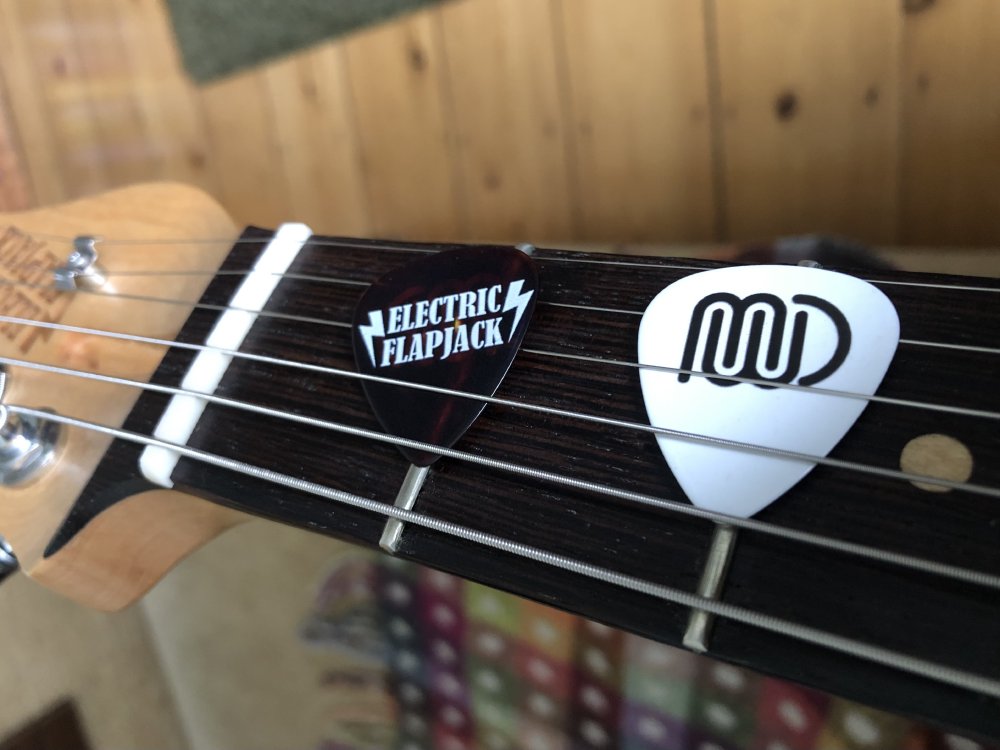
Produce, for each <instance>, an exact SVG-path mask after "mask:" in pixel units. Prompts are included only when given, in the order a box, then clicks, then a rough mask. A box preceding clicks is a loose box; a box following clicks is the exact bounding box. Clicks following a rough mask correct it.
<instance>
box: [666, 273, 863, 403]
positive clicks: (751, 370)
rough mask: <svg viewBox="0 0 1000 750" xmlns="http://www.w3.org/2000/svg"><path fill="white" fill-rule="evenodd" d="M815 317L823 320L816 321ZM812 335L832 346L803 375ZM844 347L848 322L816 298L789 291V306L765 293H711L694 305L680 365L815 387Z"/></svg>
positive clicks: (836, 364) (723, 381)
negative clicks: (828, 327)
mask: <svg viewBox="0 0 1000 750" xmlns="http://www.w3.org/2000/svg"><path fill="white" fill-rule="evenodd" d="M817 317H820V318H824V319H825V321H824V320H820V321H816V318H817ZM810 321H812V323H811V324H810ZM824 322H827V323H829V324H832V326H833V331H834V332H833V336H832V337H831V336H830V335H829V334H828V333H827V332H826V331H819V330H818V328H819V326H820V325H822V324H823V323H824ZM810 333H812V334H813V336H810ZM813 337H816V338H822V339H823V340H824V341H823V343H824V344H829V343H831V342H832V344H833V346H832V350H831V352H830V356H829V358H828V359H826V360H825V361H824V362H823V364H822V365H821V366H820V367H817V368H816V369H814V370H813V371H811V372H806V373H803V372H802V358H803V353H804V352H805V350H806V347H807V346H809V345H810V344H812V343H813V342H812V338H813ZM850 350H851V326H850V324H849V323H848V322H847V318H846V317H845V316H844V313H842V312H841V311H840V310H839V309H838V308H837V306H836V305H834V304H833V303H832V302H829V301H828V300H825V299H823V298H822V297H817V296H816V295H813V294H795V295H792V298H791V305H786V304H785V302H784V300H782V299H781V297H779V296H777V295H775V294H770V293H767V292H758V293H756V294H750V295H748V296H746V297H742V298H741V297H738V296H737V295H735V294H731V293H729V292H715V293H714V294H709V295H706V296H705V297H703V298H702V299H701V300H700V301H699V302H698V303H697V304H696V305H695V306H694V310H693V311H692V313H691V323H690V325H689V327H688V334H687V340H686V342H685V344H684V355H683V357H682V359H681V363H680V367H681V369H682V370H694V371H700V372H703V373H710V374H724V375H729V376H736V377H741V378H752V379H755V380H766V381H769V382H773V383H793V382H797V383H798V384H799V385H815V384H817V383H820V382H822V381H823V380H826V378H828V377H829V376H830V375H832V374H833V373H835V372H836V371H837V370H838V369H839V368H840V366H841V365H842V364H843V363H844V360H845V359H846V358H847V355H848V353H849V352H850ZM677 377H678V380H679V381H680V382H681V383H686V382H688V381H689V380H690V379H691V375H690V374H689V373H687V372H683V373H680V374H679V375H678V376H677ZM707 380H708V382H710V383H714V384H715V385H721V386H732V385H737V384H738V383H739V382H740V381H738V380H730V379H727V378H712V377H709V378H707ZM754 385H757V386H759V387H761V388H768V387H774V386H767V385H766V384H764V383H755V384H754Z"/></svg>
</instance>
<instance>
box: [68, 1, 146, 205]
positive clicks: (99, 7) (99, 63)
mask: <svg viewBox="0 0 1000 750" xmlns="http://www.w3.org/2000/svg"><path fill="white" fill-rule="evenodd" d="M66 10H67V16H68V19H69V22H70V23H71V24H72V27H71V31H72V38H71V39H70V40H68V41H69V43H70V45H71V46H72V47H73V48H74V49H75V52H76V55H77V57H78V58H79V65H80V77H81V79H82V80H81V84H80V85H81V91H82V95H85V96H86V99H87V100H88V101H89V110H90V115H91V117H92V118H93V120H92V127H93V136H94V139H95V140H94V142H93V143H91V144H90V148H89V149H88V150H90V151H91V152H92V154H91V158H93V159H94V160H96V161H98V162H99V163H100V164H101V165H102V167H103V169H104V178H105V180H106V182H105V183H104V184H102V185H101V187H119V186H122V185H130V184H133V183H135V182H139V181H141V180H142V179H143V178H147V179H148V175H149V174H154V173H155V172H156V170H157V168H158V161H159V160H158V159H157V158H156V147H155V144H153V143H152V142H151V139H150V137H149V133H148V132H147V131H146V128H145V123H144V122H143V120H142V117H141V114H140V112H139V108H138V107H137V106H136V101H135V94H134V78H133V75H132V66H131V61H130V60H129V57H128V53H127V50H126V48H125V43H124V36H123V33H122V19H121V18H119V16H118V9H117V8H116V7H115V6H114V5H113V4H111V3H109V2H107V0H71V1H70V2H67V3H66Z"/></svg>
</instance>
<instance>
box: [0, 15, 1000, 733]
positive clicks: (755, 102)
mask: <svg viewBox="0 0 1000 750" xmlns="http://www.w3.org/2000/svg"><path fill="white" fill-rule="evenodd" d="M258 4H260V5H267V3H258ZM296 4H301V3H292V2H289V3H288V5H289V6H292V5H296ZM404 4H406V3H404ZM409 4H410V5H421V7H420V8H419V9H418V10H416V11H415V12H411V13H408V14H405V15H401V16H396V17H393V18H391V19H388V20H381V21H380V22H379V23H377V24H374V25H363V26H362V27H358V28H351V30H350V33H346V34H343V35H341V36H338V37H336V38H333V39H330V40H327V41H323V42H319V43H311V44H309V45H308V46H305V47H302V48H300V49H297V50H295V51H291V49H290V48H291V47H294V46H295V45H296V44H297V42H295V41H294V40H292V41H289V40H288V39H284V38H282V33H281V30H282V29H285V28H289V27H290V24H292V23H293V21H294V20H295V19H291V20H290V19H287V18H286V17H285V16H284V15H283V14H282V12H280V8H281V7H282V3H280V2H272V3H271V6H273V8H272V10H273V11H274V12H273V15H269V16H265V17H261V16H258V17H256V18H247V17H244V18H240V15H241V13H240V4H239V3H235V4H230V5H229V11H228V12H229V15H228V16H226V15H221V16H213V15H212V14H211V13H209V12H204V13H201V14H200V15H199V13H200V11H199V10H198V6H199V4H198V3H194V4H192V3H191V2H183V1H182V0H171V7H172V8H173V10H174V12H175V14H176V17H175V20H176V26H175V25H174V24H173V23H172V20H171V14H170V9H171V8H170V7H168V6H167V5H166V4H165V3H164V2H163V0H0V211H15V210H20V209H26V208H30V207H32V206H40V205H46V204H51V203H55V202H59V201H64V200H67V199H72V198H75V197H78V196H83V195H87V194H92V193H95V192H99V191H102V190H105V189H108V188H112V187H116V186H121V185H127V184H130V183H134V182H137V181H143V180H158V179H171V180H180V181H183V182H187V183H192V184H195V185H198V186H200V187H202V188H203V189H205V190H206V191H208V192H209V193H211V194H212V195H214V196H215V197H216V198H217V199H218V200H219V201H220V202H221V203H222V204H223V205H224V206H225V207H226V208H227V209H228V211H229V212H230V213H231V214H232V215H233V216H234V217H235V218H236V219H237V221H239V222H242V223H255V224H258V225H263V226H274V225H277V224H278V223H280V222H283V221H290V220H301V221H305V222H307V223H309V224H310V225H311V226H312V227H313V229H314V230H315V231H317V232H321V233H328V234H341V235H360V236H381V237H393V238H405V239H411V240H428V239H435V240H502V241H516V242H520V241H531V242H535V243H546V244H555V245H558V244H564V245H569V244H573V245H579V244H587V245H591V246H596V247H599V248H604V249H616V248H620V247H622V246H630V247H633V246H636V245H642V246H648V245H652V246H656V247H658V248H661V249H662V248H666V247H668V246H669V247H677V246H680V245H684V246H702V245H721V244H730V243H736V242H744V241H751V240H759V239H768V238H772V237H774V236H779V235H790V234H796V233H805V232H809V233H812V232H824V233H835V234H841V235H847V236H851V237H853V238H856V239H858V240H861V241H864V242H867V243H872V244H875V245H878V246H895V247H903V248H908V249H906V250H903V251H902V254H900V255H894V256H893V257H897V258H902V257H912V258H924V259H927V258H931V259H932V260H933V265H934V266H935V267H936V268H939V269H941V270H949V269H954V270H961V271H963V272H977V271H981V270H982V268H984V264H988V263H992V264H993V265H992V267H993V268H996V260H997V256H996V254H995V253H993V252H991V248H995V247H997V246H998V245H1000V178H998V175H1000V85H998V74H1000V2H997V0H809V1H808V2H805V1H804V0H617V1H613V0H453V1H452V2H446V3H419V2H412V3H409ZM223 5H225V3H223ZM274 9H277V10H274ZM234 14H235V15H234ZM243 15H244V16H248V15H249V14H246V13H244V14H243ZM301 21H302V19H298V21H295V22H296V23H301ZM244 22H248V23H249V25H250V26H252V27H253V28H246V29H245V28H244V27H243V25H242V24H243V23H244ZM229 24H232V25H229ZM246 34H249V35H251V36H243V35H246ZM227 35H228V36H230V37H232V38H239V39H244V40H245V39H251V40H252V41H253V42H254V43H245V44H244V45H243V48H242V49H241V50H239V51H238V52H239V54H236V55H234V56H231V57H229V58H226V55H224V54H223V55H214V53H215V52H218V49H216V48H221V46H223V45H225V44H226V36H227ZM253 35H256V36H253ZM275 36H277V37H278V39H277V42H275V41H274V37H275ZM307 36H308V35H307ZM268 40H269V41H268ZM256 41H259V44H256V43H255V42H256ZM299 43H300V42H299ZM182 49H183V50H184V54H183V56H182V52H181V50H182ZM281 51H287V54H284V55H280V56H276V57H272V56H273V55H277V53H278V52H281ZM184 56H186V62H187V66H188V68H187V69H186V68H185V66H184V62H183V59H184ZM257 58H267V59H257ZM227 60H228V62H227ZM220 61H221V62H220ZM227 66H229V67H234V68H235V69H234V70H231V71H228V72H226V73H225V74H224V75H223V74H222V72H223V71H227V70H228V69H227ZM191 71H193V72H194V75H192V73H191ZM195 77H197V79H198V80H196V79H195ZM917 248H923V249H921V250H917ZM345 554H348V552H347V551H346V550H345V549H344V548H343V547H342V546H341V545H338V544H337V543H336V542H333V541H331V540H328V539H323V538H319V537H315V536H310V535H308V534H305V533H303V532H300V531H295V530H291V529H284V528H277V527H274V526H271V525H267V524H263V523H259V522H252V523H249V524H247V525H245V526H244V527H242V528H238V529H236V530H234V531H232V532H229V533H228V534H227V535H225V536H224V537H223V538H222V539H220V540H219V541H218V542H216V543H214V544H212V545H210V546H209V547H207V548H206V549H204V550H202V551H200V552H199V553H197V554H196V555H195V556H194V557H192V558H191V559H189V560H188V561H186V562H185V563H183V564H182V565H181V566H180V568H179V569H178V570H177V571H175V572H174V573H173V574H172V575H171V576H170V577H168V579H167V580H166V581H165V582H164V583H163V584H161V585H160V586H159V587H158V588H157V589H156V590H154V592H153V593H152V594H151V595H150V596H149V597H148V598H147V599H146V601H145V602H143V604H142V605H140V606H138V607H135V608H133V609H131V610H129V611H127V612H125V613H122V614H118V615H114V616H107V615H101V614H97V613H93V612H88V611H84V610H81V609H80V608H78V607H76V606H75V605H73V604H70V603H69V602H66V601H63V600H60V599H57V598H56V597H54V596H53V595H50V594H49V593H48V592H46V591H45V590H43V589H41V588H39V587H37V586H34V585H33V584H31V583H30V582H29V581H27V580H26V579H24V578H23V577H15V578H13V579H11V580H10V581H8V582H7V583H6V584H4V586H3V587H2V588H0V611H2V613H3V625H2V630H0V747H4V748H17V749H18V750H20V749H21V748H26V747H39V746H41V745H39V743H38V742H37V741H36V740H31V739H25V738H26V737H28V736H29V735H22V734H17V732H20V731H21V730H22V729H23V728H24V727H25V726H26V725H27V724H28V723H30V722H31V721H32V720H33V719H36V718H38V717H39V716H42V715H45V714H46V712H47V711H49V710H50V709H51V708H52V707H53V706H55V705H57V704H59V703H60V701H63V700H67V701H69V703H68V704H67V705H69V706H70V707H71V708H70V709H68V710H69V713H68V714H67V713H66V712H65V711H64V712H63V713H62V714H60V716H62V719H60V721H62V722H63V723H62V724H59V726H63V727H64V729H63V730H59V731H69V730H67V729H65V727H66V726H69V725H71V724H74V722H75V726H77V727H78V728H79V729H80V734H81V735H82V736H84V738H85V739H86V742H88V743H89V745H90V746H91V747H93V748H95V749H96V748H137V747H180V748H187V747H190V748H227V747H241V748H270V747H279V746H280V747H319V746H320V745H321V743H322V742H323V741H324V738H325V739H326V740H327V741H328V742H329V744H328V745H327V747H330V748H333V747H334V744H332V743H333V741H332V740H330V739H329V738H330V737H333V736H335V735H336V732H337V731H339V730H336V729H335V728H334V726H335V725H336V724H337V721H338V719H343V718H344V717H345V716H346V717H347V719H348V720H352V721H355V723H357V722H356V720H357V716H356V715H354V714H356V713H357V712H361V713H365V712H369V713H370V714H371V715H373V716H374V715H381V714H380V713H379V712H380V711H383V710H384V706H381V705H380V704H379V703H378V699H377V698H370V696H369V697H364V696H367V695H368V693H367V692H366V691H368V688H369V684H368V683H367V682H365V678H364V673H365V670H364V669H363V668H362V667H359V666H358V662H357V661H356V659H355V660H354V661H352V658H353V657H351V658H348V657H345V656H344V655H343V654H342V653H338V652H333V651H330V650H329V649H327V650H324V649H320V650H318V651H317V650H316V649H315V648H313V649H312V650H310V649H308V648H307V647H306V645H305V644H304V643H303V642H302V640H301V638H300V630H301V628H302V624H303V622H306V621H307V620H308V619H309V618H310V616H313V617H314V616H315V614H316V611H315V610H316V608H317V607H318V606H319V605H318V604H317V591H318V590H319V589H320V587H321V586H322V585H323V581H324V580H326V576H327V574H328V572H329V570H330V569H331V566H332V565H334V564H335V561H336V560H338V559H340V558H341V557H342V556H343V555H345ZM310 613H312V615H310ZM313 646H315V644H313ZM355 656H356V655H355ZM706 669H707V668H706ZM337 675H340V677H337ZM344 675H347V677H344ZM359 675H361V676H359ZM352 680H353V682H352ZM345 691H346V692H345ZM359 691H360V692H359ZM359 696H361V697H359ZM359 706H361V708H358V707H359ZM838 710H840V709H838ZM844 711H846V709H843V710H842V711H841V713H842V714H843V713H844ZM352 712H354V713H352ZM838 715H839V714H838ZM844 715H847V714H844ZM851 715H853V714H851ZM865 715H866V716H868V717H869V723H868V724H864V723H862V724H861V725H860V726H862V727H868V729H867V730H866V731H862V732H860V734H856V735H850V734H849V733H847V734H844V733H840V734H837V735H836V740H834V739H832V737H833V735H830V736H828V737H827V740H826V741H828V742H829V743H840V744H827V745H825V746H823V747H824V748H833V747H844V748H864V747H878V748H889V747H914V748H916V747H930V745H926V744H925V745H915V744H908V745H907V744H905V742H908V741H911V740H912V737H911V736H910V735H906V734H905V732H904V730H903V729H902V728H901V727H902V726H903V725H901V724H900V723H899V722H898V721H897V722H896V723H893V722H894V721H896V720H894V719H891V717H885V716H879V715H876V714H875V713H873V712H869V713H867V714H865ZM67 717H68V718H67ZM873 717H874V718H873ZM857 721H861V720H860V719H858V720H857ZM67 722H68V723H67ZM886 722H887V723H886ZM43 723H44V722H43ZM873 725H874V726H875V727H876V729H877V730H878V731H876V733H875V734H872V731H873V730H870V727H871V726H873ZM886 727H888V728H886ZM855 728H856V727H855ZM43 729H44V727H43ZM53 731H55V730H53ZM817 731H818V730H817ZM866 732H867V734H866ZM878 732H883V734H879V733H878ZM31 736H32V737H36V738H37V736H38V735H31ZM60 736H61V737H62V739H61V740H60V741H58V742H57V743H56V744H55V745H53V746H58V747H61V748H67V747H74V746H75V745H72V744H71V743H70V741H69V740H68V739H66V737H68V736H69V735H60ZM928 736H929V735H928ZM935 736H936V737H937V739H935V740H934V742H938V743H939V744H938V745H934V747H940V748H951V749H952V750H969V749H971V748H978V747H980V745H977V744H976V743H972V742H971V741H969V740H964V739H962V738H955V737H951V738H946V737H943V736H940V737H938V736H937V735H935ZM890 737H891V738H892V739H891V741H890V740H889V739H888V738H890ZM906 737H910V740H906V739H905V738H906ZM4 738H7V740H6V744H3V740H4ZM859 738H860V739H859ZM865 738H867V741H862V740H865ZM754 741H756V740H754ZM18 742H21V743H22V744H17V743H18ZM375 742H376V744H375V745H372V746H378V745H377V740H376V741H375ZM760 742H761V744H760V747H761V748H764V747H767V748H769V750H770V749H771V746H770V745H766V743H765V741H764V740H761V741H760ZM928 742H930V740H928ZM963 743H965V744H963ZM80 746H81V747H82V746H83V745H80ZM694 746H696V745H692V747H694ZM721 746H722V745H720V744H718V743H716V744H715V745H711V747H713V748H718V747H721ZM735 746H736V745H733V747H735ZM810 746H812V745H810ZM338 747H339V746H338ZM706 747H708V745H706ZM726 747H729V745H726ZM774 747H775V748H777V747H778V746H777V745H775V746H774Z"/></svg>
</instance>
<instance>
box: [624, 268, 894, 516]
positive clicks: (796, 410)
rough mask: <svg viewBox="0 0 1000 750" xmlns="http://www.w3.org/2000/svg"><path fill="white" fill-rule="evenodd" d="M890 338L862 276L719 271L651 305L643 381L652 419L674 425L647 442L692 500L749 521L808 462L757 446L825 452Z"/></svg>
mask: <svg viewBox="0 0 1000 750" xmlns="http://www.w3.org/2000/svg"><path fill="white" fill-rule="evenodd" d="M898 342H899V318H898V317H897V315H896V310H895V308H893V306H892V303H891V302H890V301H889V299H888V298H887V297H886V296H885V295H884V294H883V293H882V292H881V291H880V290H879V289H878V288H876V287H875V286H873V285H872V284H869V283H867V282H865V281H862V280H860V279H856V278H854V277H853V276H848V275H846V274H841V273H834V272H832V271H825V270H822V269H817V268H804V267H799V266H737V267H733V268H721V269H716V270H713V271H704V272H702V273H694V274H691V275H690V276H685V277H684V278H682V279H680V280H679V281H675V282H674V283H673V284H671V285H670V286H668V287H667V288H666V289H664V290H663V291H661V292H660V293H659V294H658V295H656V297H655V298H654V299H653V301H652V302H650V304H649V307H648V308H646V312H645V313H644V314H643V317H642V323H641V324H640V325H639V341H638V344H639V365H640V369H639V379H640V381H641V383H642V395H643V400H644V401H645V403H646V412H647V413H648V414H649V421H650V423H651V424H652V425H653V426H654V427H661V428H664V429H665V430H669V431H671V432H670V433H669V434H668V433H666V432H662V433H660V434H657V436H656V440H657V443H658V444H659V446H660V450H661V451H662V452H663V455H664V457H665V458H666V459H667V463H668V464H669V466H670V470H671V471H672V472H673V474H674V477H675V478H676V479H677V481H678V483H679V484H680V486H681V487H682V488H683V489H684V492H685V493H686V494H687V496H688V497H689V498H690V499H691V502H693V503H694V504H695V505H699V506H701V507H704V508H710V509H712V510H716V511H719V512H721V513H728V514H730V515H737V516H749V515H752V514H753V513H756V512H757V511H758V510H760V509H761V508H763V507H764V506H766V505H767V504H768V503H770V502H772V501H773V500H775V499H777V498H778V497H779V496H780V495H782V494H783V493H785V492H786V491H787V490H788V489H789V488H791V487H792V486H793V485H794V484H795V483H796V482H798V481H799V480H800V479H802V478H803V477H804V476H805V475H806V474H808V473H809V471H810V470H811V469H812V467H813V466H814V465H815V463H814V462H811V461H809V460H803V459H802V458H797V459H796V458H791V457H788V456H776V455H764V454H762V453H761V452H760V451H759V450H756V449H757V448H776V449H779V450H783V451H787V452H793V453H795V454H797V455H798V456H809V457H819V458H821V457H824V456H826V455H827V454H828V453H829V452H830V451H831V450H832V449H833V447H834V446H835V445H836V444H837V443H838V442H839V441H840V440H841V438H843V437H844V435H846V434H847V431H848V430H850V429H851V427H852V426H853V425H854V423H855V420H857V418H858V417H859V416H860V415H861V412H862V411H864V409H865V407H866V406H867V405H868V401H867V399H865V398H864V396H869V395H871V394H873V393H875V390H876V389H877V388H878V386H879V383H881V382H882V377H883V376H884V375H885V373H886V370H887V369H888V367H889V363H890V362H891V361H892V358H893V355H894V353H895V351H896V345H897V343H898ZM678 369H680V370H682V371H686V372H680V373H679V372H678ZM733 377H738V378H748V379H751V380H754V381H758V382H754V383H744V382H740V381H737V380H732V379H731V378H733ZM786 386H794V387H786ZM801 386H804V387H801ZM812 386H816V387H815V388H814V387H812ZM859 396H860V397H859ZM720 441H728V442H720Z"/></svg>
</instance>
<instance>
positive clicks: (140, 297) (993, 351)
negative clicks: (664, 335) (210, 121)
mask: <svg viewBox="0 0 1000 750" xmlns="http://www.w3.org/2000/svg"><path fill="white" fill-rule="evenodd" d="M0 286H10V287H17V288H27V289H38V290H41V291H50V292H51V291H55V292H60V291H66V290H61V289H59V288H58V287H56V286H54V285H51V284H34V283H30V282H26V281H11V280H9V279H0ZM72 291H73V293H74V294H89V295H93V296H95V297H113V298H116V299H124V300H129V301H133V302H149V303H155V304H164V305H172V306H175V307H191V308H195V309H200V310H216V311H220V312H225V311H230V310H231V311H233V312H245V313H252V314H254V315H257V316H259V317H263V318H275V319H278V320H291V321H296V322H300V323H313V324H316V325H325V326H333V327H335V328H351V327H352V324H351V323H344V322H341V321H335V320H328V319H326V318H312V317H309V316H305V315H291V314H289V313H278V312H272V311H270V310H248V309H246V308H242V307H229V306H225V305H214V304H208V303H205V302H200V301H199V302H191V301H189V300H183V299H175V298H171V297H154V296H150V295H146V294H127V293H124V292H102V291H100V290H96V289H74V290H72ZM538 304H539V305H545V306H548V307H564V308H571V309H575V310H587V311H597V312H608V313H618V314H621V315H634V316H641V315H642V314H643V313H642V312H640V311H636V310H621V309H617V308H609V307H592V306H589V305H575V304H570V303H566V302H550V301H539V302H538ZM899 343H900V344H903V345H905V346H926V347H934V348H940V349H953V350H959V351H967V352H972V353H976V354H990V355H1000V348H993V347H986V346H974V345H972V344H951V343H947V342H941V341H922V340H919V339H900V340H899Z"/></svg>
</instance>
